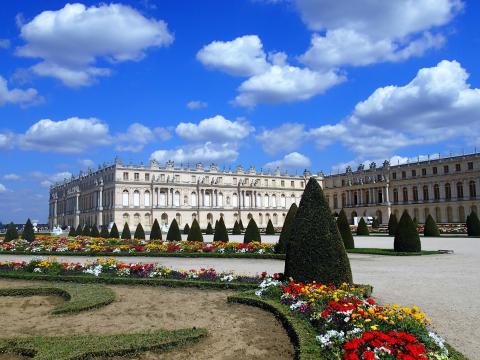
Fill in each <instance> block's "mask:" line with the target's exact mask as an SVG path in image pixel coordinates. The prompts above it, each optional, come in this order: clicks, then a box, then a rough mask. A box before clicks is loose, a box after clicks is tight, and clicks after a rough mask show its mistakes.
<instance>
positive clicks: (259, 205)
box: [256, 193, 262, 207]
mask: <svg viewBox="0 0 480 360" xmlns="http://www.w3.org/2000/svg"><path fill="white" fill-rule="evenodd" d="M256 206H257V207H262V195H260V194H259V193H257V201H256Z"/></svg>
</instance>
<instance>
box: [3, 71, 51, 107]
mask: <svg viewBox="0 0 480 360" xmlns="http://www.w3.org/2000/svg"><path fill="white" fill-rule="evenodd" d="M41 101H42V97H41V96H40V95H39V94H38V91H37V90H35V89H33V88H28V89H25V90H22V89H17V88H14V89H9V88H8V85H7V80H5V79H4V78H3V77H2V76H0V106H2V105H5V104H7V103H10V104H18V105H21V106H28V105H34V104H37V103H39V102H41Z"/></svg>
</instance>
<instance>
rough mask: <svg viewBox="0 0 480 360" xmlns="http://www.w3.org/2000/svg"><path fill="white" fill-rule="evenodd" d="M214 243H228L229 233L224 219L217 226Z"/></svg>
mask: <svg viewBox="0 0 480 360" xmlns="http://www.w3.org/2000/svg"><path fill="white" fill-rule="evenodd" d="M213 241H222V242H228V231H227V227H226V226H225V222H224V221H223V217H221V218H220V220H218V221H217V225H216V226H215V235H213Z"/></svg>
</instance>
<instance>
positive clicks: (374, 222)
mask: <svg viewBox="0 0 480 360" xmlns="http://www.w3.org/2000/svg"><path fill="white" fill-rule="evenodd" d="M379 227H380V221H379V220H378V218H376V217H374V218H373V220H372V229H378V228H379Z"/></svg>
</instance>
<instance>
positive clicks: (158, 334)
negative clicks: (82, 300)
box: [0, 328, 207, 360]
mask: <svg viewBox="0 0 480 360" xmlns="http://www.w3.org/2000/svg"><path fill="white" fill-rule="evenodd" d="M206 335H207V331H206V330H205V329H196V328H193V329H182V330H174V331H165V330H156V331H149V332H142V333H134V334H118V335H74V336H34V337H16V338H5V339H0V353H4V354H16V355H22V356H27V357H30V358H33V359H35V360H80V359H90V358H92V357H95V356H104V357H111V356H125V355H131V354H137V353H140V352H145V351H156V352H164V351H168V350H171V349H173V348H175V347H179V346H184V345H186V344H189V343H192V342H194V341H198V340H200V339H201V338H203V337H205V336H206Z"/></svg>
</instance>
